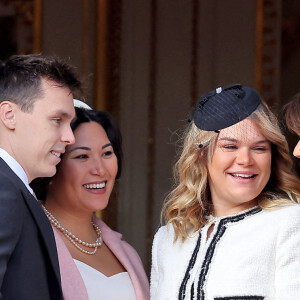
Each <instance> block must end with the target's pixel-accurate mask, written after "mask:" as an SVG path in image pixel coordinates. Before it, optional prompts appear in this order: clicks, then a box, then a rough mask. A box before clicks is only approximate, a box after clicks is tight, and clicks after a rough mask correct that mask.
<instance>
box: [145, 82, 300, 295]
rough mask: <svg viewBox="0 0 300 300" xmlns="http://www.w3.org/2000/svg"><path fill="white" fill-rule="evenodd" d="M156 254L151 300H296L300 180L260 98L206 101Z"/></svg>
mask: <svg viewBox="0 0 300 300" xmlns="http://www.w3.org/2000/svg"><path fill="white" fill-rule="evenodd" d="M182 141H183V146H182V151H181V154H180V157H179V159H178V161H177V163H176V165H175V169H174V173H175V180H176V185H175V188H174V189H173V190H172V191H171V193H170V194H169V196H168V197H167V200H166V202H165V204H164V206H163V211H162V217H163V221H164V224H165V225H164V226H162V227H161V228H160V229H159V230H158V231H157V233H156V235H155V237H154V241H153V248H152V270H151V280H150V282H151V284H150V295H151V299H155V300H165V299H170V300H171V299H172V300H173V299H179V300H183V299H184V300H186V299H197V300H221V299H223V300H224V299H226V300H232V299H237V300H241V299H247V300H255V299H256V300H283V299H289V300H298V299H300V276H299V274H300V251H299V249H300V234H299V232H300V205H299V204H298V203H299V200H300V181H299V179H298V178H297V177H296V175H295V174H294V173H293V172H292V171H291V170H292V161H291V157H290V155H289V149H288V145H287V142H286V140H285V137H284V136H283V134H282V133H281V131H280V128H279V126H278V122H277V119H276V117H275V116H274V114H273V113H272V112H271V111H270V110H269V108H268V107H267V106H266V104H264V103H262V102H261V99H260V96H259V94H258V92H257V91H256V90H254V89H252V88H250V87H246V86H242V85H239V84H234V85H230V86H226V87H222V88H221V87H220V88H217V89H216V90H213V91H211V92H208V93H207V94H205V95H203V96H202V97H201V98H200V99H199V101H198V103H197V106H196V108H195V112H194V115H193V119H192V120H191V121H190V123H189V125H188V126H187V129H186V131H185V132H184V133H183V137H182Z"/></svg>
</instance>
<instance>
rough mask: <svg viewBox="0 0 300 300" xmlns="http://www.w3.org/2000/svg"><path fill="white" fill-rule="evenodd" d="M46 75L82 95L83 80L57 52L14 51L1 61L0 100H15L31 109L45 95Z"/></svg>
mask: <svg viewBox="0 0 300 300" xmlns="http://www.w3.org/2000/svg"><path fill="white" fill-rule="evenodd" d="M42 79H46V80H50V81H53V82H54V83H55V84H56V85H57V86H58V87H67V88H69V89H70V91H71V93H72V94H73V96H76V95H81V93H82V86H81V82H80V81H79V80H78V79H77V75H76V74H75V71H74V70H73V68H72V67H71V66H70V65H68V64H67V63H66V62H65V61H64V60H62V59H61V58H58V57H56V56H43V55H41V54H28V55H14V56H11V57H10V58H9V59H8V60H7V61H5V62H1V61H0V102H2V101H11V102H13V103H15V104H17V105H18V106H19V107H20V109H21V110H22V111H24V112H31V110H32V108H33V104H34V103H35V101H36V100H37V99H38V98H39V97H42V96H43V90H42V88H41V87H42Z"/></svg>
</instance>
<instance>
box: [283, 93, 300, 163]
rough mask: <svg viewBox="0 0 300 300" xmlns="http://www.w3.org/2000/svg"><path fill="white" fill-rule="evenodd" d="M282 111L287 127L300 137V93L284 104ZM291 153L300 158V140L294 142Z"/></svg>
mask: <svg viewBox="0 0 300 300" xmlns="http://www.w3.org/2000/svg"><path fill="white" fill-rule="evenodd" d="M284 111H285V122H286V124H287V126H288V128H289V129H290V130H291V131H293V132H295V133H296V134H297V135H298V137H300V93H299V94H297V95H295V96H294V97H293V98H292V100H291V101H290V102H289V103H288V104H286V105H285V107H284ZM293 154H294V155H295V156H296V157H298V158H300V140H299V141H298V143H297V144H296V146H295V149H294V152H293Z"/></svg>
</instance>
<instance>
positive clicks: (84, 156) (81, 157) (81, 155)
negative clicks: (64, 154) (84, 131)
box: [75, 154, 88, 159]
mask: <svg viewBox="0 0 300 300" xmlns="http://www.w3.org/2000/svg"><path fill="white" fill-rule="evenodd" d="M75 158H76V159H85V158H88V156H87V155H86V154H80V155H77V156H75Z"/></svg>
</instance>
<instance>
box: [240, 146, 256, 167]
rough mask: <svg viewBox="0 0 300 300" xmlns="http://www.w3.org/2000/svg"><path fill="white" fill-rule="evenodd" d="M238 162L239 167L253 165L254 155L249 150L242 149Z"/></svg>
mask: <svg viewBox="0 0 300 300" xmlns="http://www.w3.org/2000/svg"><path fill="white" fill-rule="evenodd" d="M236 162H237V163H238V164H239V165H251V164H253V158H252V155H251V153H250V151H249V149H247V148H241V149H239V150H238V152H237V156H236Z"/></svg>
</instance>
